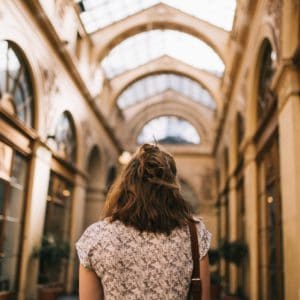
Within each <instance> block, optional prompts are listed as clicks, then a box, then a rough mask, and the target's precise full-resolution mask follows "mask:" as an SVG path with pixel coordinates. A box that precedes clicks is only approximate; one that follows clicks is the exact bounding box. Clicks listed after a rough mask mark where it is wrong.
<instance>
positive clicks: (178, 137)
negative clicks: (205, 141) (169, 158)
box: [137, 116, 200, 144]
mask: <svg viewBox="0 0 300 300" xmlns="http://www.w3.org/2000/svg"><path fill="white" fill-rule="evenodd" d="M137 142H138V144H143V143H151V142H158V143H160V144H200V136H199V134H198V132H197V130H196V129H195V127H194V126H193V125H192V124H191V123H189V122H188V121H186V120H183V119H181V118H177V117H174V116H163V117H159V118H156V119H153V120H151V121H150V122H148V123H147V124H146V125H145V126H144V127H143V129H142V131H141V132H140V134H139V136H138V138H137Z"/></svg>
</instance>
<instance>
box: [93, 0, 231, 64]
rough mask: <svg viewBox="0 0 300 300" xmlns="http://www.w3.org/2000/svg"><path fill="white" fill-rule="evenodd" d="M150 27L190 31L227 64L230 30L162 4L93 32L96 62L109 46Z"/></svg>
mask: <svg viewBox="0 0 300 300" xmlns="http://www.w3.org/2000/svg"><path fill="white" fill-rule="evenodd" d="M149 29H175V30H179V31H182V32H186V33H188V34H191V35H193V36H195V37H197V38H199V39H201V40H202V41H203V42H205V43H206V44H208V45H209V46H210V47H211V48H212V49H213V50H214V51H215V52H216V53H217V54H218V55H219V56H220V58H221V59H222V60H223V62H224V65H225V67H226V62H227V56H226V48H227V41H228V38H229V33H228V32H227V31H225V30H223V29H222V28H219V27H217V26H215V25H212V24H210V23H208V22H205V21H203V20H200V19H197V18H194V17H192V16H189V15H188V14H186V13H184V12H181V11H180V10H178V9H176V8H173V7H170V6H168V5H166V4H162V3H160V4H157V5H154V6H153V7H150V8H148V9H146V10H144V11H141V12H139V13H137V14H135V15H133V16H130V17H128V18H127V19H125V20H121V21H119V22H116V23H115V24H112V25H110V26H108V27H107V28H104V29H101V30H98V31H97V32H95V33H94V34H92V39H93V41H94V42H95V45H98V47H97V48H96V50H95V59H96V61H97V62H98V61H101V59H102V58H103V57H104V56H105V55H106V54H107V53H108V51H110V49H112V48H113V47H114V46H115V45H117V44H119V43H120V42H122V41H123V40H124V39H126V38H128V37H130V36H132V35H135V34H137V33H139V32H142V31H146V30H149Z"/></svg>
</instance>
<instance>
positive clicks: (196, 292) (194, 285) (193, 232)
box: [189, 221, 201, 299]
mask: <svg viewBox="0 0 300 300" xmlns="http://www.w3.org/2000/svg"><path fill="white" fill-rule="evenodd" d="M189 231H190V239H191V250H192V258H193V273H192V281H191V288H190V293H191V296H193V299H201V279H200V255H199V244H198V234H197V228H196V223H195V222H192V221H191V222H189Z"/></svg>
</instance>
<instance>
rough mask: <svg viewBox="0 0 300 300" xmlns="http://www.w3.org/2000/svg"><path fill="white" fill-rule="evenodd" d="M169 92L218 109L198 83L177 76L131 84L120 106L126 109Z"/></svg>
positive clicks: (159, 77)
mask: <svg viewBox="0 0 300 300" xmlns="http://www.w3.org/2000/svg"><path fill="white" fill-rule="evenodd" d="M167 90H175V91H177V92H178V93H180V94H182V95H184V96H186V97H187V98H190V99H191V100H193V101H196V102H198V103H200V104H202V105H205V106H206V107H208V108H210V109H213V110H214V109H215V108H216V103H215V101H214V99H213V98H212V96H211V94H210V93H209V92H208V91H207V90H206V89H205V88H203V87H202V86H201V85H200V84H199V83H198V82H196V81H194V80H192V79H190V78H188V77H186V76H182V75H177V74H170V73H167V74H158V75H150V76H147V77H145V78H142V79H140V80H138V81H136V82H135V83H133V84H131V85H130V86H129V87H128V88H127V89H126V90H124V92H123V93H122V94H121V95H120V96H119V98H118V101H117V103H118V106H119V107H120V108H121V109H124V108H126V107H128V106H131V105H134V104H136V103H139V102H141V101H144V100H146V99H148V98H150V97H153V96H155V95H157V94H159V93H162V92H165V91H167Z"/></svg>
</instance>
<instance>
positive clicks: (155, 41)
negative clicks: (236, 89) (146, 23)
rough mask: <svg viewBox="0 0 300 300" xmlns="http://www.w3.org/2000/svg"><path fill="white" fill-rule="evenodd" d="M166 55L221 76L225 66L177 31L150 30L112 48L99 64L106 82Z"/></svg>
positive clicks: (210, 51)
mask: <svg viewBox="0 0 300 300" xmlns="http://www.w3.org/2000/svg"><path fill="white" fill-rule="evenodd" d="M163 55H169V56H171V57H173V58H176V59H178V60H181V61H182V62H184V63H186V64H189V65H191V66H193V67H196V68H199V69H203V70H206V71H209V72H212V73H214V74H216V75H218V76H221V75H222V74H223V72H224V63H223V61H222V60H221V58H220V57H219V56H218V55H217V53H216V52H215V51H214V50H213V49H212V48H211V47H209V46H208V45H207V44H205V43H204V42H202V41H201V40H199V39H198V38H196V37H194V36H192V35H190V34H186V33H184V32H181V31H177V30H159V29H156V30H149V31H144V32H141V33H138V34H136V35H134V36H132V37H129V38H128V39H126V40H124V41H123V42H121V43H120V44H118V45H117V46H116V47H114V48H113V49H112V50H111V51H110V52H109V54H108V55H107V56H106V57H105V58H104V60H103V61H102V64H101V65H102V68H103V70H104V72H105V74H106V76H107V77H108V78H112V77H114V76H116V75H119V74H121V73H123V72H126V71H128V70H131V69H134V68H136V67H138V66H141V65H143V64H145V63H147V62H149V61H151V60H153V59H156V58H159V57H161V56H163Z"/></svg>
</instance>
